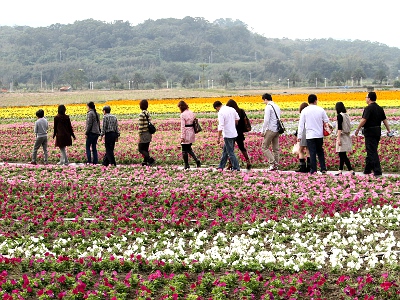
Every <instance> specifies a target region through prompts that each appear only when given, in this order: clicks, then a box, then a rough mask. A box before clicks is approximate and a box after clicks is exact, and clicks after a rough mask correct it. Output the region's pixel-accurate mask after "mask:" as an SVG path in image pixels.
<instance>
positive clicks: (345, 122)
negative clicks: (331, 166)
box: [335, 102, 355, 175]
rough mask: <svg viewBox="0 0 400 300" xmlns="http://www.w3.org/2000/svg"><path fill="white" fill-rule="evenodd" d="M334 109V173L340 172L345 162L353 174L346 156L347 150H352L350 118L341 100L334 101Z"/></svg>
mask: <svg viewBox="0 0 400 300" xmlns="http://www.w3.org/2000/svg"><path fill="white" fill-rule="evenodd" d="M335 109H336V112H337V137H336V152H337V153H339V172H338V173H337V174H336V175H340V174H342V172H343V167H344V164H346V167H347V169H348V170H349V171H350V172H352V174H353V175H354V174H355V172H354V170H353V167H352V166H351V163H350V160H349V158H348V157H347V152H350V151H351V150H352V142H351V136H350V131H351V120H350V117H349V115H348V114H347V113H346V112H347V111H346V107H345V106H344V104H343V102H338V103H336V106H335Z"/></svg>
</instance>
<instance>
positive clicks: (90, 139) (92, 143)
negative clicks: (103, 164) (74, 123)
mask: <svg viewBox="0 0 400 300" xmlns="http://www.w3.org/2000/svg"><path fill="white" fill-rule="evenodd" d="M98 138H99V136H98V135H97V134H95V133H91V132H89V134H88V136H87V138H86V157H87V163H89V164H91V163H92V155H91V151H90V148H92V151H93V164H97V163H98V162H99V158H98V155H97V139H98Z"/></svg>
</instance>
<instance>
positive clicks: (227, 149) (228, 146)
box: [218, 138, 240, 171]
mask: <svg viewBox="0 0 400 300" xmlns="http://www.w3.org/2000/svg"><path fill="white" fill-rule="evenodd" d="M234 150H235V138H224V148H223V151H222V157H221V161H220V163H219V166H218V169H223V168H225V165H226V162H227V161H228V157H229V159H230V161H231V164H232V169H233V170H236V171H239V170H240V167H239V161H238V160H237V158H236V155H235V151H234Z"/></svg>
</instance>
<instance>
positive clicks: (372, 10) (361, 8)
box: [0, 0, 400, 48]
mask: <svg viewBox="0 0 400 300" xmlns="http://www.w3.org/2000/svg"><path fill="white" fill-rule="evenodd" d="M3 2H4V3H3ZM396 3H397V1H394V0H389V1H382V2H380V1H357V0H355V1H354V0H353V1H352V0H346V1H345V0H335V1H317V0H303V1H301V0H286V1H285V0H275V1H268V0H267V1H262V0H257V1H255V0H245V1H240V0H237V1H235V0H229V1H228V0H201V1H188V0H153V1H148V0H147V1H146V0H144V1H143V0H131V1H125V0H111V1H93V0H68V1H54V0H52V1H50V0H35V1H32V0H19V1H10V0H8V1H2V4H1V17H0V25H8V26H14V25H18V26H20V25H27V26H31V27H42V26H44V27H47V26H49V25H52V24H55V23H60V24H71V23H74V22H75V21H80V20H85V19H94V20H99V21H105V22H112V21H114V20H122V21H129V22H130V23H131V24H132V25H137V24H140V23H143V22H144V21H145V20H148V19H152V20H157V19H162V18H177V19H182V18H184V17H187V16H189V17H201V18H204V19H206V20H208V21H209V22H213V21H214V20H216V19H220V18H224V19H225V18H230V19H233V20H236V19H237V20H240V21H242V22H244V23H246V24H247V25H248V29H249V30H251V31H253V32H256V33H259V34H261V35H264V36H265V37H268V38H284V37H286V38H289V39H319V38H333V39H337V40H356V39H358V40H364V41H371V42H378V43H383V44H386V45H388V46H392V47H398V48H400V38H399V34H398V30H399V27H400V19H399V17H398V14H399V12H398V9H397V4H396Z"/></svg>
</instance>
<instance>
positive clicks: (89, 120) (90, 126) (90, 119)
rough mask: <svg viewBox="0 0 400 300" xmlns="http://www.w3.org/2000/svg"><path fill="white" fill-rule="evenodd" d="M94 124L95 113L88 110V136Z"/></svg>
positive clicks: (86, 132)
mask: <svg viewBox="0 0 400 300" xmlns="http://www.w3.org/2000/svg"><path fill="white" fill-rule="evenodd" d="M92 126H93V114H92V113H91V112H88V113H87V116H86V131H85V135H86V136H88V135H89V133H90V130H91V129H92Z"/></svg>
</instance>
